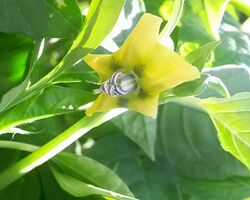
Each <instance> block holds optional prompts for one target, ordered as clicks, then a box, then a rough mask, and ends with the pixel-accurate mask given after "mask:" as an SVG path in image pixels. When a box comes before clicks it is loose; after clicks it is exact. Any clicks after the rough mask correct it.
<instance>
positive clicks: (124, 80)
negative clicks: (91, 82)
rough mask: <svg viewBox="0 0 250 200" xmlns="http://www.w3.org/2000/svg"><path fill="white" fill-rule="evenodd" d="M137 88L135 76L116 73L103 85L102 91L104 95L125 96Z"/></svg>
mask: <svg viewBox="0 0 250 200" xmlns="http://www.w3.org/2000/svg"><path fill="white" fill-rule="evenodd" d="M136 88H137V83H136V79H135V76H134V75H132V74H123V73H121V72H115V73H114V74H113V75H112V76H111V78H110V79H108V80H106V81H104V82H103V83H102V84H101V87H100V90H101V92H102V93H103V94H108V95H110V96H123V95H126V94H128V93H130V92H133V91H134V90H135V89H136Z"/></svg>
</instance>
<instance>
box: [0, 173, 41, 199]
mask: <svg viewBox="0 0 250 200" xmlns="http://www.w3.org/2000/svg"><path fill="white" fill-rule="evenodd" d="M20 195H21V199H25V200H39V199H40V195H41V185H40V181H39V178H38V174H37V173H36V172H33V173H31V174H28V175H27V176H26V177H23V178H22V179H20V180H18V181H17V182H15V183H14V184H12V185H11V186H9V187H7V188H5V189H4V190H1V191H0V198H1V199H8V200H17V199H20Z"/></svg>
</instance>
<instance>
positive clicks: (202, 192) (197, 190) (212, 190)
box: [179, 177, 250, 200]
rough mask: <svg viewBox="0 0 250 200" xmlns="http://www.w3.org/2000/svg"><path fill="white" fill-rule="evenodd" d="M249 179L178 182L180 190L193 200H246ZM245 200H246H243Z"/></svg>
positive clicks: (188, 180)
mask: <svg viewBox="0 0 250 200" xmlns="http://www.w3.org/2000/svg"><path fill="white" fill-rule="evenodd" d="M249 184H250V179H249V178H244V177H232V178H229V179H226V180H222V181H217V182H215V181H208V180H202V181H196V180H190V179H186V180H184V179H182V180H179V186H180V188H181V190H182V191H183V192H185V193H187V194H189V195H190V196H193V198H192V199H194V200H200V199H202V200H236V199H242V200H247V197H250V190H249ZM245 198H246V199H245Z"/></svg>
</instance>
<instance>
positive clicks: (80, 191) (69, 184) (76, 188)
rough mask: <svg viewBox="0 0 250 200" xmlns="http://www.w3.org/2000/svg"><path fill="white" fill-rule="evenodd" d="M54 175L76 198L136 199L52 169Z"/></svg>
mask: <svg viewBox="0 0 250 200" xmlns="http://www.w3.org/2000/svg"><path fill="white" fill-rule="evenodd" d="M52 171H53V174H54V176H55V178H56V180H57V182H58V183H59V185H60V186H61V187H62V189H63V190H65V191H66V192H68V193H70V194H71V195H73V196H75V197H85V196H89V195H101V196H105V197H110V198H112V199H118V200H129V199H131V200H132V199H135V198H132V197H129V196H125V195H122V194H118V193H116V192H113V191H110V190H106V189H103V188H100V187H96V186H94V185H91V184H87V183H85V182H83V181H80V180H79V179H76V178H72V177H71V176H68V175H65V174H62V173H60V172H59V171H57V170H55V169H54V168H52Z"/></svg>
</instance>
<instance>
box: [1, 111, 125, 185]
mask: <svg viewBox="0 0 250 200" xmlns="http://www.w3.org/2000/svg"><path fill="white" fill-rule="evenodd" d="M124 111H125V110H123V109H122V110H120V109H117V110H113V111H110V112H108V113H98V114H95V115H93V116H92V117H84V118H83V119H81V120H80V121H78V122H77V123H75V124H74V125H73V126H71V127H70V128H68V129H67V130H66V131H64V132H63V133H61V134H60V135H59V136H57V137H56V138H54V139H53V140H51V141H50V142H48V143H47V144H45V145H44V146H42V147H41V148H40V149H38V150H37V151H35V152H33V153H32V154H30V155H28V156H27V157H25V158H24V159H22V160H20V161H19V162H18V163H16V164H15V165H13V166H11V167H9V168H7V169H6V170H5V171H3V172H2V173H0V190H1V189H3V188H5V187H6V186H8V185H9V184H11V183H12V182H14V181H15V180H17V179H18V178H20V177H22V176H23V175H25V174H26V173H28V172H29V171H31V170H32V169H34V168H36V167H38V166H39V165H41V164H43V163H44V162H46V161H48V160H49V159H51V158H52V157H54V156H55V155H56V154H58V153H60V152H61V151H63V150H64V149H65V148H66V147H68V146H69V145H71V144H72V143H73V142H75V141H76V140H77V139H78V138H80V137H81V136H83V135H84V134H85V133H87V132H88V131H90V130H91V129H93V128H95V127H96V126H99V125H100V124H102V123H104V122H106V121H108V120H110V119H112V118H114V117H116V116H117V115H119V114H121V113H123V112H124Z"/></svg>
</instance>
